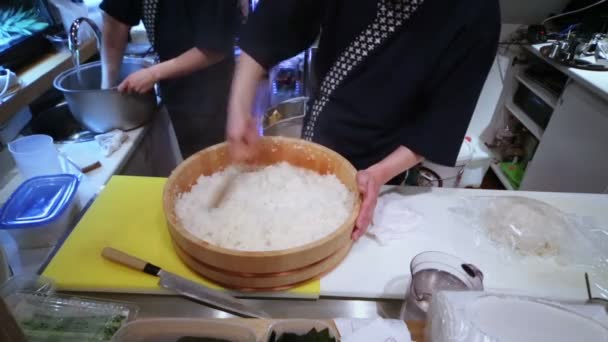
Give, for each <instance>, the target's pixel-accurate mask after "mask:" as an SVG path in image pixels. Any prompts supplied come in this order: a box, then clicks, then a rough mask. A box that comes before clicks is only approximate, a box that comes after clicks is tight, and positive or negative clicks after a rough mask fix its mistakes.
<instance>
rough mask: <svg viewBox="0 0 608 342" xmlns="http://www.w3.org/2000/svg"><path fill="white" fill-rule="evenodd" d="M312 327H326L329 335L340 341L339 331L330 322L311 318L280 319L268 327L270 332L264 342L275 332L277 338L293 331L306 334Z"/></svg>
mask: <svg viewBox="0 0 608 342" xmlns="http://www.w3.org/2000/svg"><path fill="white" fill-rule="evenodd" d="M312 329H316V330H317V331H323V330H325V329H327V330H329V336H331V337H333V338H335V339H336V341H338V336H339V334H338V332H337V331H336V330H335V329H334V328H332V327H330V326H329V325H328V324H326V323H324V322H321V321H317V320H311V319H286V320H280V321H277V322H275V323H273V324H272V325H271V326H270V327H269V328H268V333H267V334H266V337H265V338H264V339H263V340H262V341H264V342H266V341H270V337H271V336H272V333H273V332H274V333H275V335H276V338H277V339H278V338H279V337H281V335H283V334H287V333H292V334H297V335H305V334H307V333H308V332H309V331H311V330H312Z"/></svg>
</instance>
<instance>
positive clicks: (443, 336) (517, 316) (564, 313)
mask: <svg viewBox="0 0 608 342" xmlns="http://www.w3.org/2000/svg"><path fill="white" fill-rule="evenodd" d="M586 307H588V306H579V307H576V306H574V305H568V304H562V303H558V302H553V301H549V300H546V299H540V298H532V297H526V296H517V295H502V294H492V293H483V292H440V293H439V294H438V295H437V296H436V297H434V298H433V301H432V302H431V308H430V310H429V316H428V319H427V331H426V334H425V335H426V337H427V339H428V341H431V342H479V341H518V342H536V341H551V342H566V341H568V342H570V341H608V326H607V325H606V324H605V323H603V322H601V321H599V320H597V319H594V318H592V317H590V316H588V315H587V310H585V309H586ZM604 316H605V314H604Z"/></svg>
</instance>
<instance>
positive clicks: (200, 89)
mask: <svg viewBox="0 0 608 342" xmlns="http://www.w3.org/2000/svg"><path fill="white" fill-rule="evenodd" d="M143 2H144V1H143V0H104V1H103V2H102V3H101V5H100V8H101V9H102V10H103V11H104V12H106V13H107V14H108V15H110V16H112V17H113V18H114V19H116V20H118V21H120V22H122V23H124V24H126V25H130V26H134V25H137V24H138V23H139V21H140V20H141V19H142V18H143ZM237 27H238V8H237V5H236V0H159V2H158V7H157V15H156V25H155V29H154V32H155V34H154V36H155V37H154V41H155V44H154V48H155V50H156V52H157V53H158V55H159V57H160V60H161V61H166V60H169V59H172V58H175V57H177V56H179V55H181V54H182V53H184V52H186V51H188V50H189V49H191V48H193V47H197V48H199V49H201V50H212V51H220V52H224V53H226V55H227V57H226V59H225V60H223V61H222V62H220V63H217V64H215V65H212V66H210V67H208V68H206V69H203V70H199V71H196V72H193V73H191V74H189V75H186V76H183V77H179V78H176V79H169V80H162V81H161V82H160V87H161V95H162V98H163V101H164V103H165V104H166V105H167V106H168V107H169V110H172V109H175V110H179V111H198V112H201V111H202V112H204V111H205V108H209V110H215V108H219V107H221V106H222V105H223V106H225V104H224V103H223V102H225V99H222V100H221V101H219V102H222V104H220V103H217V104H216V103H215V102H218V100H219V98H218V97H216V96H207V97H206V96H205V94H209V93H215V92H211V91H210V90H212V89H213V88H214V87H218V86H220V85H224V87H225V88H226V89H225V91H224V92H225V93H227V92H228V91H229V84H230V82H229V81H228V82H226V79H228V80H229V79H230V78H231V75H232V69H233V67H234V58H233V46H234V38H235V34H236V30H237ZM207 90H209V91H207ZM224 110H225V109H224Z"/></svg>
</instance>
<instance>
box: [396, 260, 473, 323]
mask: <svg viewBox="0 0 608 342" xmlns="http://www.w3.org/2000/svg"><path fill="white" fill-rule="evenodd" d="M410 271H411V272H412V281H411V283H410V288H409V291H408V292H407V294H406V296H405V302H404V303H403V306H402V307H401V315H400V317H401V319H405V320H424V319H426V313H427V310H428V308H429V304H430V302H431V299H432V297H433V294H435V293H437V292H439V291H471V290H475V291H481V290H483V273H482V272H481V271H480V270H479V269H478V268H477V267H475V266H474V265H472V264H468V263H466V262H464V261H462V260H461V259H459V258H457V257H455V256H453V255H450V254H446V253H442V252H423V253H420V254H418V255H416V256H415V257H414V258H413V259H412V262H411V263H410Z"/></svg>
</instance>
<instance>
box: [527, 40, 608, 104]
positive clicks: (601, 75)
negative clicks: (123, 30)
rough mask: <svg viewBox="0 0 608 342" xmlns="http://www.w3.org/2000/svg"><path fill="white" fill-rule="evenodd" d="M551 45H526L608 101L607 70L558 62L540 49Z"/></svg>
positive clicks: (534, 52) (531, 50)
mask: <svg viewBox="0 0 608 342" xmlns="http://www.w3.org/2000/svg"><path fill="white" fill-rule="evenodd" d="M547 45H551V43H548V44H547V43H545V44H535V45H526V49H528V50H529V51H530V52H532V53H533V54H535V55H536V56H538V57H540V58H542V59H544V60H546V61H547V62H548V63H550V64H551V65H552V66H553V67H555V68H556V69H558V70H559V71H561V72H562V73H564V74H566V75H568V76H569V77H571V78H573V79H574V80H575V81H577V82H579V83H581V84H582V85H584V86H585V87H586V88H589V89H590V90H591V91H593V92H594V93H595V94H596V95H599V96H600V97H601V98H603V99H604V100H605V101H608V72H605V71H591V70H583V69H577V68H570V67H567V66H564V65H562V64H560V63H557V62H555V61H553V60H551V59H549V58H547V57H545V56H543V55H542V54H541V53H540V49H541V48H542V47H543V46H547Z"/></svg>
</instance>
